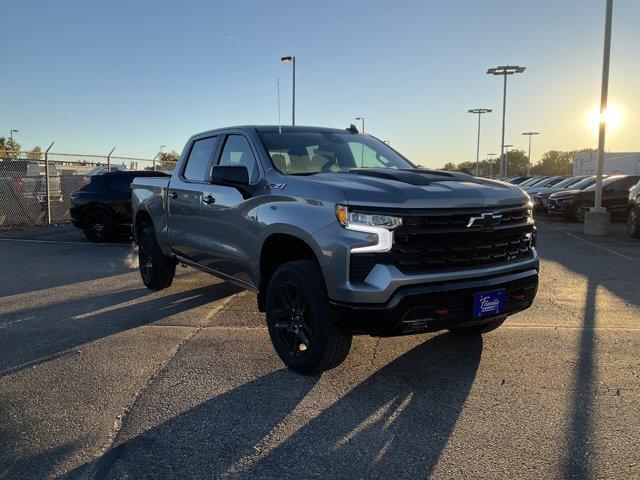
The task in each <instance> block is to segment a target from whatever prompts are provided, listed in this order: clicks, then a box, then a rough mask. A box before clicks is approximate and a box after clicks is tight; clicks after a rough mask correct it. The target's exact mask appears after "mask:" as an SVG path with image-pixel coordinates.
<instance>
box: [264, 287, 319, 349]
mask: <svg viewBox="0 0 640 480" xmlns="http://www.w3.org/2000/svg"><path fill="white" fill-rule="evenodd" d="M272 315H273V318H274V319H275V321H276V322H275V323H274V324H273V328H274V329H275V330H276V335H277V338H278V340H279V341H280V342H282V345H284V346H285V347H286V349H287V351H288V352H289V354H290V355H292V356H294V357H299V356H302V355H305V354H306V353H307V352H308V351H309V349H310V348H311V342H312V341H313V328H312V326H311V325H312V319H311V307H310V305H309V301H308V300H307V299H306V298H305V296H304V294H303V293H302V292H301V291H300V289H299V288H298V287H297V285H295V284H293V283H291V282H286V283H282V284H281V285H280V289H279V292H278V295H277V296H276V303H275V308H274V309H273V310H272Z"/></svg>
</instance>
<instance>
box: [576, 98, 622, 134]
mask: <svg viewBox="0 0 640 480" xmlns="http://www.w3.org/2000/svg"><path fill="white" fill-rule="evenodd" d="M603 117H604V120H605V122H606V124H607V132H615V131H617V130H619V129H620V127H621V126H622V123H623V122H624V117H625V113H624V110H623V109H622V108H621V107H620V106H619V105H616V104H615V103H609V105H608V106H607V109H606V110H605V112H604V114H603ZM585 120H586V123H587V125H588V126H589V129H591V130H594V131H595V132H597V131H598V128H599V123H600V109H599V108H598V107H597V106H594V107H592V108H590V109H589V111H587V113H586V115H585Z"/></svg>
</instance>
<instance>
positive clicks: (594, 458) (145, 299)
mask: <svg viewBox="0 0 640 480" xmlns="http://www.w3.org/2000/svg"><path fill="white" fill-rule="evenodd" d="M538 225H539V237H538V242H539V252H540V255H541V284H540V290H539V294H538V298H537V299H536V302H535V304H534V306H533V307H532V308H531V309H529V310H527V311H525V312H523V313H520V314H518V315H516V316H514V317H511V318H510V319H509V320H508V321H507V322H506V323H505V325H504V326H503V327H501V328H500V329H498V330H497V331H495V332H493V333H491V334H488V335H487V336H485V337H484V338H482V339H479V338H458V337H455V336H452V335H449V334H446V333H437V334H429V335H418V336H411V337H400V338H393V339H373V338H369V337H357V338H356V339H355V340H354V346H353V348H352V352H351V354H350V356H349V357H348V358H347V360H346V362H345V363H344V364H343V365H341V366H340V367H338V368H337V369H335V370H332V371H330V372H327V373H325V374H324V375H322V376H321V377H320V378H306V377H302V376H299V375H296V374H294V373H291V372H289V371H287V370H286V369H284V368H283V366H282V364H281V363H280V361H279V359H278V358H277V356H276V355H275V353H274V352H273V349H272V347H271V344H270V342H269V339H268V336H267V332H266V329H265V327H264V319H263V316H262V315H261V314H260V313H259V312H258V311H257V308H256V305H255V300H254V298H253V296H252V295H251V294H248V293H243V292H240V291H239V290H238V289H236V288H235V287H233V286H231V285H229V284H227V283H225V282H222V281H219V280H217V279H214V278H212V277H209V276H207V275H204V274H201V273H198V272H196V271H194V270H192V269H179V273H178V276H177V278H176V281H175V282H174V284H173V286H172V287H171V288H169V289H167V290H165V291H163V292H158V293H153V292H149V291H148V290H146V289H144V288H143V286H142V283H141V281H140V279H139V275H138V272H137V269H136V257H135V252H134V251H133V250H132V247H131V246H130V245H129V244H125V243H119V244H118V243H114V244H99V245H95V244H90V243H88V242H86V241H85V240H84V239H83V237H82V233H81V232H80V231H79V230H75V229H72V228H71V227H67V226H62V227H52V228H42V229H34V230H23V231H13V232H6V233H5V234H3V235H0V259H2V260H1V263H2V272H3V275H2V277H1V278H0V439H1V441H0V478H24V477H27V478H31V477H33V478H40V477H55V476H63V477H66V478H97V479H102V478H138V477H144V476H148V477H149V478H194V477H207V478H219V477H243V478H274V477H277V478H309V477H317V478H320V477H328V476H331V475H333V476H335V477H339V478H371V477H379V478H389V477H391V476H393V477H396V478H426V477H429V476H430V477H432V478H443V479H445V478H481V477H482V478H532V479H533V478H536V479H537V478H549V477H553V478H558V477H572V476H575V477H581V478H589V477H593V478H596V477H606V478H638V477H640V435H638V431H640V419H639V418H638V415H637V412H638V411H640V356H639V355H638V352H640V325H639V324H638V318H639V317H640V288H638V279H639V272H640V242H638V241H633V240H630V239H628V238H626V236H625V234H624V225H622V224H614V225H612V235H611V236H610V237H608V238H606V239H593V238H586V237H584V235H582V234H581V226H580V225H577V224H570V223H567V222H564V221H560V220H557V219H553V218H550V217H547V216H541V217H540V219H539V223H538Z"/></svg>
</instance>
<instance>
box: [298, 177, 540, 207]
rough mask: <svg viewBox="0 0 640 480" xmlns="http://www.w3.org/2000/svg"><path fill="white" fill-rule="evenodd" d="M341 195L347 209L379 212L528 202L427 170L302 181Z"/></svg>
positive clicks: (517, 192) (513, 192) (501, 187)
mask: <svg viewBox="0 0 640 480" xmlns="http://www.w3.org/2000/svg"><path fill="white" fill-rule="evenodd" d="M302 178H304V180H306V181H308V182H310V183H317V184H323V185H330V186H333V187H335V188H338V189H340V190H342V192H344V194H345V196H346V198H347V201H348V202H349V204H350V205H361V206H367V207H381V208H415V209H425V208H476V207H500V206H513V205H524V204H526V203H529V202H530V198H529V197H528V195H527V194H526V193H524V192H523V191H522V189H521V188H519V187H517V186H515V185H511V184H509V183H505V182H499V181H495V180H488V179H483V178H476V177H472V176H471V175H466V174H462V173H451V172H440V171H429V170H421V169H415V170H395V169H373V168H371V169H354V170H350V171H348V172H335V173H316V174H313V175H309V176H306V177H302Z"/></svg>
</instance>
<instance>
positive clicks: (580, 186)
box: [571, 177, 596, 190]
mask: <svg viewBox="0 0 640 480" xmlns="http://www.w3.org/2000/svg"><path fill="white" fill-rule="evenodd" d="M594 183H596V177H589V178H585V179H584V180H580V181H579V182H578V183H574V184H573V185H571V189H572V190H583V189H585V188H587V187H590V186H591V185H593V184H594Z"/></svg>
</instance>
